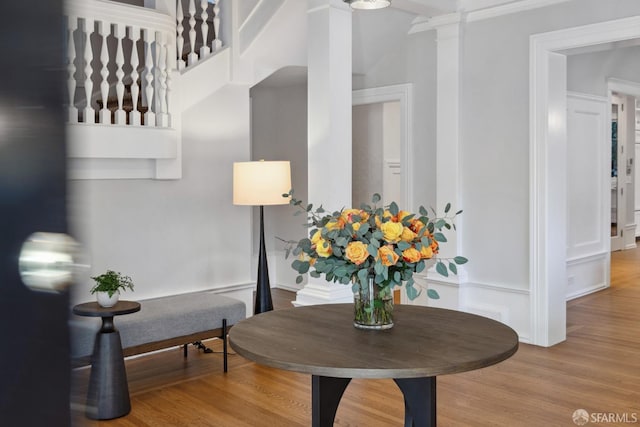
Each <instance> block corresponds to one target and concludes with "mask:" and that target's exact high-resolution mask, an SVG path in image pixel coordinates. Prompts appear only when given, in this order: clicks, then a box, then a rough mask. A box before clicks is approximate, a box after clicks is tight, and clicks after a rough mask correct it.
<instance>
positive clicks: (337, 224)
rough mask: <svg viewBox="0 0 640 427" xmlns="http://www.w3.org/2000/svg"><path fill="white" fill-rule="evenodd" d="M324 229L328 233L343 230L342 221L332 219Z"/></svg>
mask: <svg viewBox="0 0 640 427" xmlns="http://www.w3.org/2000/svg"><path fill="white" fill-rule="evenodd" d="M324 228H326V229H327V230H329V231H333V230H341V229H343V228H344V220H343V219H342V218H338V219H332V220H331V221H329V222H328V223H327V224H326V225H325V226H324Z"/></svg>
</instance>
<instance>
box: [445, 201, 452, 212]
mask: <svg viewBox="0 0 640 427" xmlns="http://www.w3.org/2000/svg"><path fill="white" fill-rule="evenodd" d="M450 209H451V203H447V206H445V207H444V213H449V210H450Z"/></svg>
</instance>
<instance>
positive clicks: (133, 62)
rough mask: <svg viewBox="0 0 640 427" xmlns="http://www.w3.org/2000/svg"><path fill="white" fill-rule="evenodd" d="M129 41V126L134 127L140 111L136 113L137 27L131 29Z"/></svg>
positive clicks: (137, 89)
mask: <svg viewBox="0 0 640 427" xmlns="http://www.w3.org/2000/svg"><path fill="white" fill-rule="evenodd" d="M130 38H131V41H133V45H132V47H131V61H130V62H131V68H132V69H131V102H132V103H133V110H131V112H130V113H129V124H130V125H134V126H139V125H140V120H141V117H140V111H138V94H139V93H140V90H139V86H138V76H139V74H138V65H140V60H139V59H138V40H139V39H140V29H139V28H137V27H131V35H130Z"/></svg>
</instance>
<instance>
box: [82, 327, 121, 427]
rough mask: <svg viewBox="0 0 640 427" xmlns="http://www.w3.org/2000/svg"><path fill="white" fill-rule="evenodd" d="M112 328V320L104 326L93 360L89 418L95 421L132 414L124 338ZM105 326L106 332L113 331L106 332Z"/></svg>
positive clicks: (97, 340) (98, 335) (100, 332)
mask: <svg viewBox="0 0 640 427" xmlns="http://www.w3.org/2000/svg"><path fill="white" fill-rule="evenodd" d="M111 319H113V318H111ZM109 323H111V324H110V325H109ZM105 324H106V325H105ZM112 325H113V323H112V320H111V322H109V319H107V321H106V322H104V323H103V330H101V331H99V332H98V333H97V334H96V342H95V345H94V350H93V356H92V358H91V377H90V379H89V392H88V395H87V412H86V415H87V417H89V418H91V419H95V420H109V419H112V418H118V417H122V416H124V415H127V414H128V413H129V412H130V411H131V402H130V400H129V387H128V384H127V372H126V370H125V366H124V358H123V354H122V344H121V342H120V334H119V333H118V331H117V330H114V329H112V328H113V326H112ZM105 326H107V328H106V329H110V328H109V326H111V331H104V329H105Z"/></svg>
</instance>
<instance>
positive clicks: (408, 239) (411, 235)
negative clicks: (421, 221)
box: [400, 227, 416, 242]
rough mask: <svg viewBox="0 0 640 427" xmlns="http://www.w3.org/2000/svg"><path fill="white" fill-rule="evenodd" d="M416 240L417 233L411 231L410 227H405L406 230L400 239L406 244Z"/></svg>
mask: <svg viewBox="0 0 640 427" xmlns="http://www.w3.org/2000/svg"><path fill="white" fill-rule="evenodd" d="M415 238H416V233H414V232H413V231H411V229H410V228H409V227H404V229H403V230H402V234H401V235H400V239H401V240H402V241H404V242H412V241H413V239H415Z"/></svg>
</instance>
